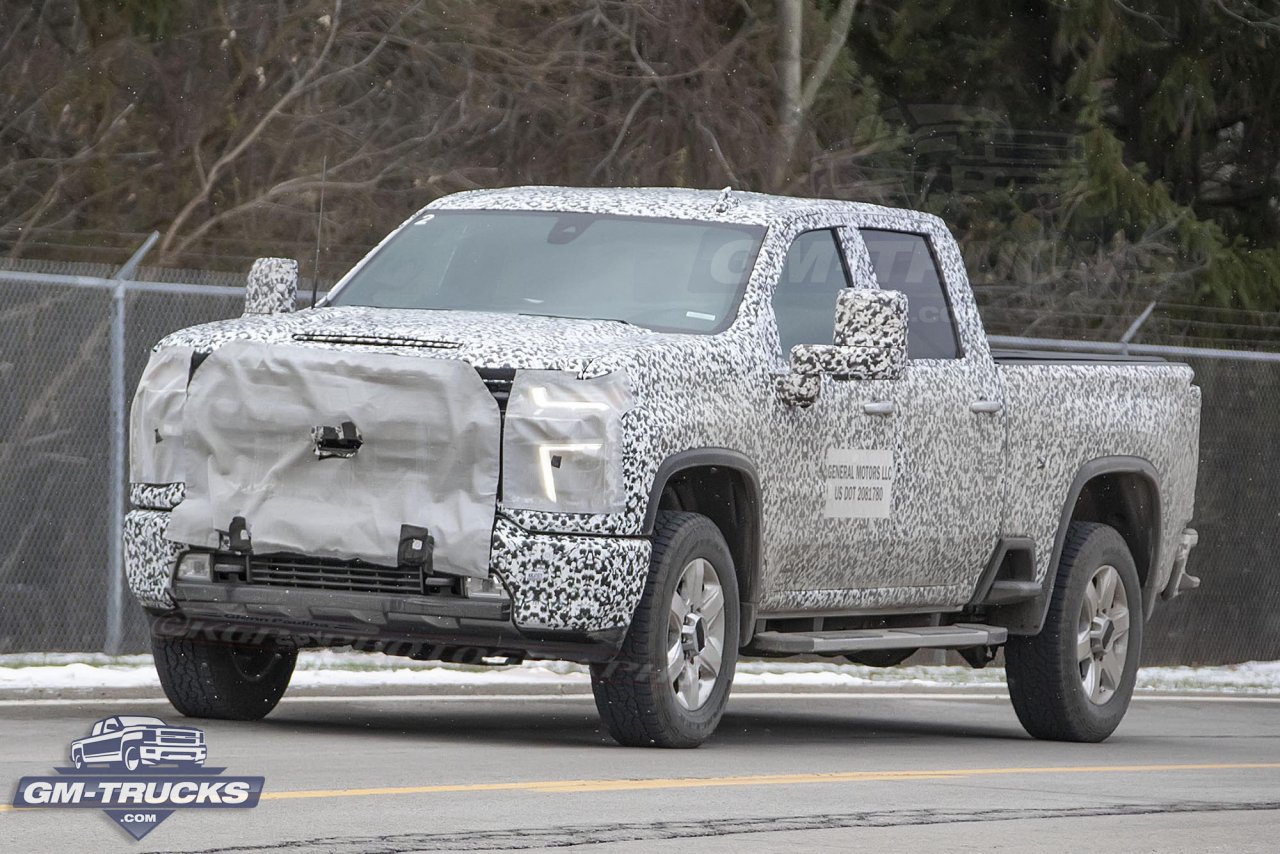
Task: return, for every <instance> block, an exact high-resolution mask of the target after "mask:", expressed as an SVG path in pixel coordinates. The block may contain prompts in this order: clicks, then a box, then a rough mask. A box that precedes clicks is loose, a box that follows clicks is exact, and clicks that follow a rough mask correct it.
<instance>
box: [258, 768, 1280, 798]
mask: <svg viewBox="0 0 1280 854" xmlns="http://www.w3.org/2000/svg"><path fill="white" fill-rule="evenodd" d="M1256 769H1280V762H1237V763H1209V764H1198V765H1193V764H1183V765H1067V766H1047V767H1041V768H951V769H943V770H926V771H837V772H831V773H824V774H751V775H742V776H732V777H665V778H664V777H659V778H648V779H633V780H528V781H521V782H512V783H460V784H452V785H451V784H445V785H436V786H389V787H382V788H370V789H313V790H302V791H292V792H264V793H263V795H262V800H264V801H268V800H272V801H274V800H292V799H305V798H351V797H364V796H371V795H423V794H439V793H443V792H501V791H523V792H556V793H563V792H617V791H634V790H642V789H699V788H712V787H718V786H794V785H804V784H810V783H866V782H882V781H893V780H947V779H961V778H964V777H992V776H1006V775H1014V774H1048V775H1057V774H1115V773H1121V774H1144V773H1161V772H1171V771H1239V770H1256Z"/></svg>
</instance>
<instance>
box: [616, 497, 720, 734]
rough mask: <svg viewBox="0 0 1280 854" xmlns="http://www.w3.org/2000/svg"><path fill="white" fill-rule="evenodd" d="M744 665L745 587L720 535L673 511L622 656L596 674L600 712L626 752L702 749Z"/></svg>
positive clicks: (660, 532)
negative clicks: (741, 604)
mask: <svg viewBox="0 0 1280 854" xmlns="http://www.w3.org/2000/svg"><path fill="white" fill-rule="evenodd" d="M737 659H738V582H737V576H736V575H735V574H734V568H733V558H732V557H731V556H730V554H729V548H728V546H726V545H725V542H724V537H723V536H721V534H720V530H719V529H718V528H716V526H715V525H714V524H713V523H712V522H711V520H710V519H708V518H706V517H705V516H701V515H698V514H697V513H676V512H664V513H660V514H659V515H658V521H657V525H656V526H655V528H654V534H653V557H652V559H651V561H650V565H649V577H648V579H647V581H646V582H645V589H644V594H643V595H642V597H641V600H640V604H639V606H638V607H637V608H636V613H635V616H634V618H633V619H632V621H631V627H630V628H629V629H628V631H627V636H626V639H625V640H624V641H623V643H622V648H621V649H620V650H619V651H618V653H617V654H616V655H615V656H614V657H613V658H612V659H611V660H610V661H608V662H606V663H604V664H593V665H592V666H591V687H592V690H593V692H594V693H595V699H596V708H597V709H598V710H599V712H600V717H601V719H602V720H603V721H604V724H605V726H606V727H607V728H608V730H609V733H610V735H612V736H613V737H614V739H616V740H617V741H618V742H619V743H621V744H625V745H631V746H645V747H697V746H698V745H699V744H701V743H702V742H703V741H705V740H706V739H707V738H709V737H710V736H711V734H712V733H713V732H714V731H715V728H716V725H717V724H719V723H720V717H721V716H722V715H723V714H724V707H725V704H726V703H727V702H728V699H729V688H730V685H731V684H732V682H733V671H734V666H735V665H736V663H737Z"/></svg>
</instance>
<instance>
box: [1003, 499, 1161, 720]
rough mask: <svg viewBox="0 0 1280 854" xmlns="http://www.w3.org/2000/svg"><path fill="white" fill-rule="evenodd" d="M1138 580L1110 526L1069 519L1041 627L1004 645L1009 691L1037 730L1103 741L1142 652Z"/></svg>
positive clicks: (1122, 706) (1123, 706)
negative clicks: (1038, 632) (1070, 521)
mask: <svg viewBox="0 0 1280 854" xmlns="http://www.w3.org/2000/svg"><path fill="white" fill-rule="evenodd" d="M1142 628H1143V615H1142V587H1141V584H1140V583H1139V581H1138V571H1137V568H1136V567H1135V566H1134V562H1133V556H1132V555H1131V554H1130V553H1129V547H1128V546H1127V545H1126V544H1125V541H1124V539H1123V538H1122V537H1121V536H1120V534H1119V533H1118V532H1117V531H1116V530H1115V529H1114V528H1111V527H1109V526H1107V525H1100V524H1097V523H1095V522H1073V523H1072V524H1071V528H1070V529H1069V530H1068V531H1067V538H1066V542H1065V543H1064V544H1063V548H1062V560H1061V562H1060V564H1059V566H1058V576H1057V582H1056V584H1055V585H1054V589H1053V598H1052V599H1051V600H1050V603H1049V612H1048V615H1047V616H1046V617H1045V624H1044V628H1043V629H1041V631H1040V634H1038V635H1035V636H1034V637H1015V638H1010V639H1009V643H1008V645H1007V646H1006V647H1005V664H1006V668H1005V670H1006V674H1007V675H1008V679H1009V697H1010V699H1011V700H1012V701H1013V708H1014V711H1015V712H1017V714H1018V720H1020V721H1021V722H1022V726H1023V727H1024V728H1025V729H1026V730H1027V732H1029V733H1030V734H1031V735H1033V736H1035V737H1036V738H1043V739H1051V740H1055V741H1085V742H1096V741H1102V740H1103V739H1105V738H1106V737H1107V736H1109V735H1111V733H1112V732H1114V731H1115V728H1116V727H1117V726H1119V725H1120V721H1121V719H1122V718H1123V717H1124V714H1125V712H1126V711H1127V710H1128V708H1129V700H1130V698H1131V697H1132V696H1133V686H1134V683H1135V682H1136V681H1137V674H1138V660H1139V658H1140V657H1141V654H1142Z"/></svg>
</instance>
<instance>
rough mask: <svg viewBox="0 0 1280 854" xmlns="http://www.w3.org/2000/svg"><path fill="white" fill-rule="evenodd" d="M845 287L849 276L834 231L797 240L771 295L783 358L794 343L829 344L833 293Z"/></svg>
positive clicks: (813, 233) (832, 318) (830, 340)
mask: <svg viewBox="0 0 1280 854" xmlns="http://www.w3.org/2000/svg"><path fill="white" fill-rule="evenodd" d="M847 287H849V273H848V271H847V270H846V269H845V264H844V259H843V257H842V255H841V252H840V243H839V241H838V240H837V239H836V233H835V232H834V231H833V230H831V229H829V228H824V229H821V230H819V231H806V232H804V233H803V234H801V235H799V236H798V237H796V239H795V241H794V242H792V244H791V248H790V249H788V250H787V257H786V260H785V261H784V262H783V264H782V275H781V276H780V277H779V279H778V287H777V288H776V289H774V292H773V313H774V316H775V317H776V318H777V320H778V340H779V342H780V343H781V344H782V353H783V355H784V356H785V355H787V354H789V353H790V352H791V348H792V347H794V346H795V345H796V344H830V343H831V342H832V339H833V337H834V329H835V319H836V293H837V292H838V291H839V290H840V289H841V288H847Z"/></svg>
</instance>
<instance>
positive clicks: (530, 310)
mask: <svg viewBox="0 0 1280 854" xmlns="http://www.w3.org/2000/svg"><path fill="white" fill-rule="evenodd" d="M763 238H764V229H763V228H762V227H760V226H754V225H725V224H721V223H709V222H693V221H684V220H667V219H658V218H647V217H630V216H611V215H601V214H583V213H555V212H544V211H429V212H427V213H425V214H424V215H422V216H420V217H418V219H417V220H415V221H414V222H413V223H412V224H411V225H409V226H407V227H405V228H404V229H403V230H402V231H400V233H399V234H397V235H396V236H395V237H393V238H392V239H391V240H390V241H388V242H387V244H386V245H385V246H383V247H382V248H381V249H380V250H378V253H377V254H376V255H374V257H373V258H371V259H369V262H368V263H367V264H365V266H364V267H363V268H361V269H360V270H359V271H358V272H357V273H355V274H354V275H353V276H352V277H351V278H350V279H349V280H348V281H347V283H346V284H345V285H343V287H342V288H341V289H339V290H338V291H337V292H336V293H335V294H334V296H333V297H332V298H331V299H330V301H329V304H330V305H339V306H343V305H365V306H376V307H379V308H417V309H445V310H456V311H486V312H500V313H503V314H533V315H547V316H552V317H568V318H589V319H602V320H618V321H623V322H626V323H631V324H635V325H637V326H643V327H647V328H650V329H655V330H659V331H670V332H701V333H712V332H718V331H720V330H722V329H724V328H725V327H726V326H728V325H729V323H730V322H732V320H733V317H734V315H735V314H736V312H737V309H738V302H739V300H740V299H741V298H742V293H743V291H744V290H745V288H746V283H747V279H748V277H749V276H750V275H751V269H752V267H753V266H754V264H755V258H756V253H757V252H758V251H759V249H760V244H761V242H762V240H763Z"/></svg>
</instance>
